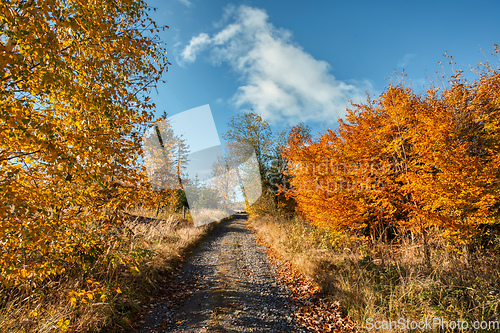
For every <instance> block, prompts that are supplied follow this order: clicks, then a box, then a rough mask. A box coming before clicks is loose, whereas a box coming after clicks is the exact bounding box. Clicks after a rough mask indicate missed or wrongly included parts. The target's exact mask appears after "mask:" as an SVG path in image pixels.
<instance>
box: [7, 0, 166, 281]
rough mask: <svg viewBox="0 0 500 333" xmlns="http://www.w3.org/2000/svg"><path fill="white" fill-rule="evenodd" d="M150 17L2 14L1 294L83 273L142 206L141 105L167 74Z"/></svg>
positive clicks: (146, 112) (62, 8) (11, 7)
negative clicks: (131, 211)
mask: <svg viewBox="0 0 500 333" xmlns="http://www.w3.org/2000/svg"><path fill="white" fill-rule="evenodd" d="M148 10H149V9H148V8H147V6H146V3H145V2H144V1H142V0H116V1H109V0H96V1H63V2H61V1H54V0H37V1H34V0H9V1H2V2H1V3H0V12H1V13H2V14H1V20H2V21H1V26H0V35H1V37H0V49H1V53H0V85H1V88H0V174H1V180H0V186H1V191H0V195H1V201H0V243H1V245H0V246H1V247H2V251H1V253H0V263H1V272H0V280H1V281H2V282H3V284H4V285H5V286H13V285H17V284H20V283H23V282H24V281H27V279H28V280H29V281H36V280H43V279H45V278H47V277H49V276H52V275H55V274H62V273H63V272H64V271H65V270H67V269H68V268H70V267H73V266H75V267H84V268H85V269H88V267H91V266H89V265H91V262H92V260H97V258H98V257H99V255H100V253H103V251H104V249H103V247H102V246H103V245H102V244H104V243H105V241H107V237H108V235H107V229H108V226H109V225H112V224H116V223H120V221H123V219H124V218H125V215H124V214H123V209H124V208H126V207H127V206H129V205H130V204H131V203H132V202H134V200H136V198H139V197H141V196H142V197H143V198H145V199H147V198H148V195H147V194H144V193H143V189H144V188H146V187H145V185H147V180H146V179H145V178H144V172H143V171H142V170H143V169H142V165H141V164H140V162H139V159H138V157H139V154H140V144H141V137H142V133H143V130H144V125H145V124H147V123H148V122H151V121H152V120H153V117H152V113H151V111H152V109H153V108H154V105H153V104H151V103H150V102H149V97H147V95H148V93H149V91H150V89H151V88H152V87H154V86H155V84H156V83H157V82H158V80H159V79H160V77H161V75H162V73H163V71H164V70H165V69H166V65H167V64H168V62H167V59H166V57H165V54H166V53H165V51H164V49H163V47H162V46H161V44H160V43H159V39H158V37H157V35H156V33H158V32H159V28H158V27H157V26H156V25H155V23H154V22H153V21H152V20H151V19H150V18H149V16H148V14H147V11H148ZM89 258H90V259H89ZM92 258H93V259H92ZM89 260H90V261H89Z"/></svg>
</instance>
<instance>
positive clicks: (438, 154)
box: [282, 67, 500, 239]
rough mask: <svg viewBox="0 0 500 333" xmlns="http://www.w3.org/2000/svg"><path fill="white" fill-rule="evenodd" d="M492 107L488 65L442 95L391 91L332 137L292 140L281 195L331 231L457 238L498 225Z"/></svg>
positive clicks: (499, 75) (499, 149)
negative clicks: (433, 232) (435, 233)
mask: <svg viewBox="0 0 500 333" xmlns="http://www.w3.org/2000/svg"><path fill="white" fill-rule="evenodd" d="M499 110H500V72H499V71H498V70H493V69H491V68H489V67H486V68H485V69H483V71H482V72H481V76H480V78H479V79H478V80H476V81H475V82H473V83H468V82H467V81H466V80H465V79H463V76H462V73H461V72H458V73H457V74H456V75H454V76H453V77H452V78H451V79H450V82H449V87H448V88H446V89H444V90H440V89H438V88H433V89H429V90H427V91H426V92H424V93H420V94H417V93H415V92H413V91H412V89H411V88H409V87H405V86H404V85H403V84H399V85H396V86H393V85H389V86H388V87H387V88H386V89H385V91H384V92H383V93H382V94H381V95H380V96H379V97H378V98H377V99H376V100H370V99H368V100H367V102H366V103H365V104H359V105H357V104H354V105H353V109H351V110H348V114H347V116H346V118H345V120H344V121H343V120H340V121H339V128H338V129H337V130H336V131H328V132H327V133H325V134H323V135H322V136H321V137H320V138H318V139H317V140H305V141H304V140H302V138H301V135H300V133H299V132H295V133H292V140H291V141H290V142H289V146H288V147H287V148H286V149H284V150H283V152H282V154H283V156H284V158H286V159H287V160H288V161H289V163H290V165H289V169H288V173H289V176H290V183H291V186H292V189H291V190H290V191H288V193H287V195H288V196H289V197H292V198H294V199H295V200H296V202H297V208H298V210H299V211H300V212H301V213H302V214H303V215H304V217H305V218H307V219H308V220H309V221H311V222H312V223H313V224H315V225H317V226H320V227H327V228H330V229H332V230H334V231H345V230H351V231H353V230H359V229H363V230H365V231H366V230H370V231H373V230H375V229H376V228H385V227H387V226H391V225H392V226H405V227H407V228H409V229H410V230H413V231H416V232H424V231H425V230H428V228H431V227H437V228H439V230H442V231H443V234H445V235H448V236H452V237H457V238H461V239H465V238H466V237H469V236H472V235H474V234H477V232H478V231H479V227H480V226H481V225H484V224H497V223H499V220H498V209H499V203H500V201H499V189H500V182H499V180H500V179H499V178H500V173H499V167H500V159H499V158H500V154H499V153H500V146H499V143H500V140H499V139H500V138H499V133H500V132H499V129H500V127H499V126H500V120H499V119H500V114H499Z"/></svg>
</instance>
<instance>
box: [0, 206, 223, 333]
mask: <svg viewBox="0 0 500 333" xmlns="http://www.w3.org/2000/svg"><path fill="white" fill-rule="evenodd" d="M132 213H133V215H132V216H131V218H130V220H129V221H127V222H126V223H124V225H123V226H121V227H119V228H116V230H112V231H111V232H114V233H116V234H119V237H114V238H110V241H109V243H108V244H107V245H106V247H105V248H104V253H100V254H99V256H98V259H97V260H95V261H92V263H91V265H89V266H88V267H87V268H86V269H84V270H81V269H72V267H71V265H70V264H68V269H67V270H66V271H65V272H64V274H60V275H57V276H54V277H53V278H51V279H50V281H45V282H44V283H41V284H38V285H35V284H32V285H23V286H19V287H17V288H10V289H6V288H4V289H0V332H9V333H10V332H88V331H91V332H96V331H105V332H123V331H125V330H127V329H129V328H131V325H132V323H133V319H134V318H136V317H137V315H138V314H139V313H140V312H141V311H142V310H143V308H142V304H143V303H144V302H146V301H148V300H149V299H150V297H151V296H152V295H154V294H155V293H156V292H157V291H158V290H160V289H161V285H162V284H163V283H164V282H165V280H166V279H168V276H169V273H170V272H172V270H174V269H178V268H179V267H180V266H181V265H182V263H183V262H184V261H185V259H186V258H187V256H188V255H189V253H191V252H192V251H193V250H194V249H195V248H196V246H198V245H199V244H200V243H201V242H202V241H203V240H204V239H205V237H206V236H207V235H209V234H210V233H211V232H212V231H213V230H214V229H215V228H216V227H217V226H218V224H219V222H214V223H210V224H207V225H203V226H201V227H194V226H193V223H192V221H189V220H186V219H183V218H182V216H181V215H179V214H165V213H163V214H161V215H160V216H158V218H152V217H154V216H156V213H155V212H151V211H140V210H139V211H134V212H132ZM224 220H226V219H224ZM101 251H102V250H101Z"/></svg>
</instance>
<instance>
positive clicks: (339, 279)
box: [250, 216, 500, 332]
mask: <svg viewBox="0 0 500 333" xmlns="http://www.w3.org/2000/svg"><path fill="white" fill-rule="evenodd" d="M250 221H251V224H252V226H253V227H254V228H255V229H256V230H257V232H258V233H259V235H260V236H261V237H262V238H263V239H265V240H266V241H267V242H268V243H269V244H273V246H274V247H275V248H276V250H278V251H279V252H280V253H281V254H283V255H284V256H285V258H287V259H288V260H289V261H291V262H292V264H293V265H294V266H295V267H296V268H297V269H298V270H299V271H301V272H302V273H304V274H306V275H307V276H309V277H310V278H312V279H313V280H314V281H315V282H316V283H317V284H318V285H319V286H320V287H321V288H322V290H323V292H324V293H325V296H326V297H333V298H335V299H338V300H340V301H341V304H342V305H343V307H344V309H345V311H347V312H348V314H349V315H351V316H352V317H353V318H354V319H355V320H356V321H357V322H358V325H359V328H360V329H362V330H363V329H366V320H367V319H368V318H372V320H374V321H390V320H398V319H399V318H405V319H406V318H408V319H410V320H417V321H420V320H422V319H425V318H429V319H430V318H442V319H444V320H448V321H451V320H455V321H456V320H459V319H460V320H467V321H469V322H470V323H472V322H473V321H476V320H485V319H486V318H489V317H490V316H492V315H494V314H496V313H498V312H500V284H499V283H498V281H500V260H499V259H500V251H499V250H500V242H499V239H498V238H494V239H492V242H490V243H489V245H488V246H483V247H477V248H476V249H475V250H474V251H472V250H471V249H467V248H464V249H462V251H457V250H456V249H453V247H450V246H449V244H446V242H445V241H444V240H442V239H439V238H432V241H431V244H430V250H431V266H428V265H426V264H425V263H424V262H423V258H424V254H423V249H422V247H421V246H420V245H419V242H418V241H416V240H412V239H411V238H410V237H407V236H406V237H405V236H402V237H400V238H398V239H399V242H397V243H395V242H393V243H392V244H389V243H384V242H382V241H372V240H365V241H361V240H352V239H349V238H348V237H343V238H341V237H338V236H334V235H332V234H331V233H329V232H327V231H325V230H321V229H318V228H315V227H312V226H310V225H309V224H307V223H305V222H304V221H302V220H301V219H300V218H298V217H294V218H292V219H291V220H285V219H283V218H280V217H277V216H274V217H272V216H265V217H252V218H251V219H250ZM385 331H387V332H391V330H385ZM393 331H394V332H396V330H393ZM401 331H404V330H398V332H401ZM412 331H416V330H412Z"/></svg>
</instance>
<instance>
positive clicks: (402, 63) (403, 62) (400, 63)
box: [398, 53, 417, 67]
mask: <svg viewBox="0 0 500 333" xmlns="http://www.w3.org/2000/svg"><path fill="white" fill-rule="evenodd" d="M416 56H417V55H416V54H415V53H407V54H405V55H404V56H403V59H401V60H399V61H398V66H399V67H405V66H407V65H408V64H409V63H410V61H411V60H412V59H413V58H415V57H416Z"/></svg>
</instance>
